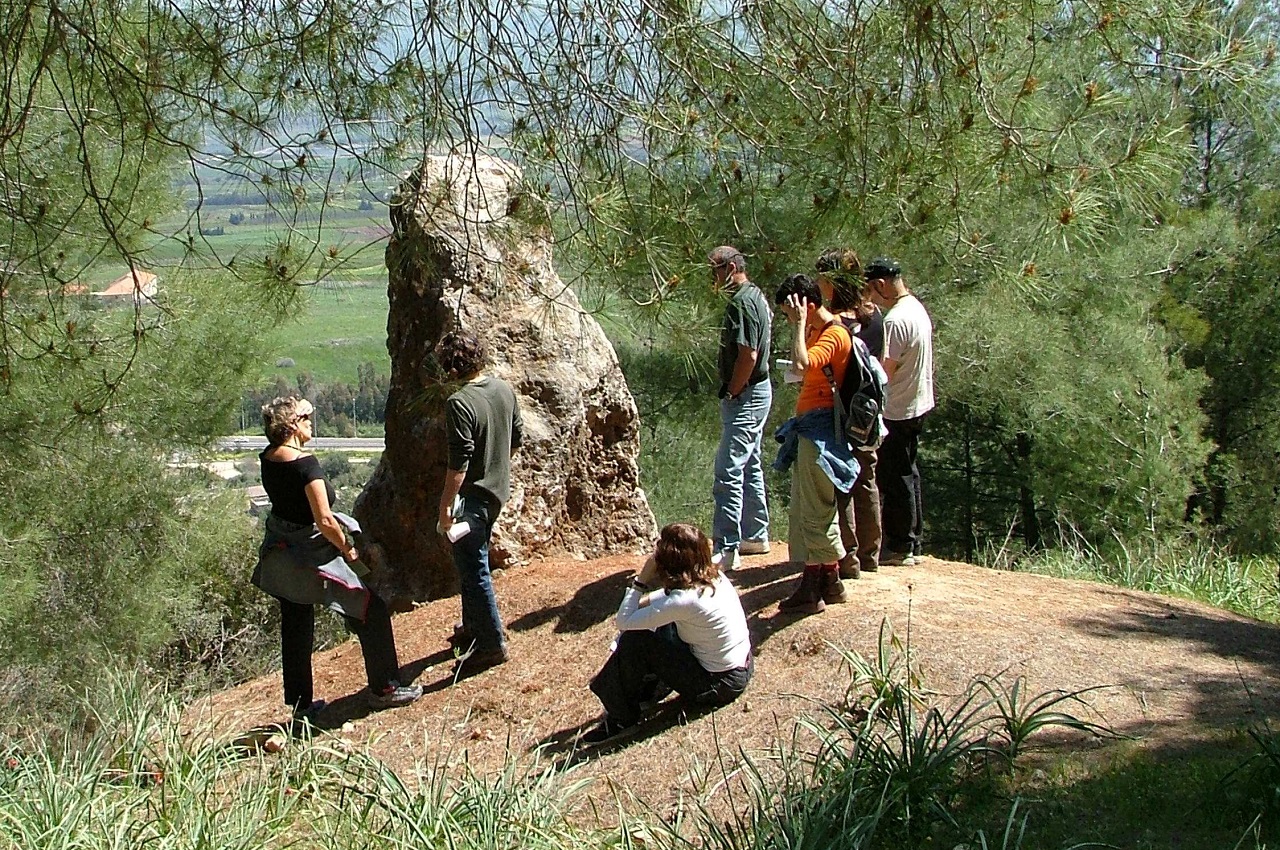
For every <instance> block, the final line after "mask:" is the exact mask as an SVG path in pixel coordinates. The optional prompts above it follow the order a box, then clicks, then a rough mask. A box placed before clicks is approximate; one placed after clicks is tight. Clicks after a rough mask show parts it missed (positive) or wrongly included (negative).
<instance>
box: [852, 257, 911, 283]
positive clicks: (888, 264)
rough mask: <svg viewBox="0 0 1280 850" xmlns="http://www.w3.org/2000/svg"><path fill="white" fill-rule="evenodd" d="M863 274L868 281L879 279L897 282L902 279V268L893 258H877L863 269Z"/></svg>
mask: <svg viewBox="0 0 1280 850" xmlns="http://www.w3.org/2000/svg"><path fill="white" fill-rule="evenodd" d="M862 273H863V275H864V276H865V277H866V279H867V280H876V279H877V278H883V279H884V280H895V279H897V278H899V277H902V266H900V265H899V264H898V261H897V260H895V259H893V258H892V257H876V258H875V259H874V260H872V261H871V262H869V263H867V267H866V268H865V269H863V272H862Z"/></svg>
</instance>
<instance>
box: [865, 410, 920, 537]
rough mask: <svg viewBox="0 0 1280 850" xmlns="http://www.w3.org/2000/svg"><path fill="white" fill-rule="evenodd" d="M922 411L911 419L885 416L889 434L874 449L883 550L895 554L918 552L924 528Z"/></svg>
mask: <svg viewBox="0 0 1280 850" xmlns="http://www.w3.org/2000/svg"><path fill="white" fill-rule="evenodd" d="M925 415H927V414H922V415H920V416H917V417H915V418H914V419H898V420H893V419H886V420H885V425H887V426H888V428H889V435H888V436H887V437H885V438H884V442H883V443H881V444H880V451H879V452H877V456H878V461H879V462H878V463H877V465H876V483H877V484H879V485H880V508H881V512H882V515H883V518H884V521H883V523H882V526H883V528H882V535H883V538H884V544H883V550H884V551H885V552H892V553H894V554H899V555H910V554H912V553H915V552H919V551H920V538H921V535H922V532H923V531H924V502H923V500H922V499H921V495H920V467H919V466H917V465H916V455H917V453H918V452H919V449H920V431H921V429H922V428H923V426H924V417H925Z"/></svg>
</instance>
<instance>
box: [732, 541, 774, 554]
mask: <svg viewBox="0 0 1280 850" xmlns="http://www.w3.org/2000/svg"><path fill="white" fill-rule="evenodd" d="M738 551H739V552H741V553H742V554H743V555H768V554H769V541H768V540H744V541H742V545H741V546H739V547H738Z"/></svg>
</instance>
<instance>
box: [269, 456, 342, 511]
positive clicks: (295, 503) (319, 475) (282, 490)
mask: <svg viewBox="0 0 1280 850" xmlns="http://www.w3.org/2000/svg"><path fill="white" fill-rule="evenodd" d="M258 460H260V461H262V486H263V488H264V489H265V490H266V491H267V497H268V498H269V499H271V512H272V513H273V514H275V515H276V516H278V517H280V519H285V520H288V521H289V522H296V523H298V524H299V525H310V524H311V523H313V522H315V517H314V516H312V514H311V503H310V502H308V501H307V485H308V484H310V483H311V482H312V481H324V488H325V492H326V494H328V499H329V505H330V506H332V505H333V500H334V497H335V496H336V494H335V493H334V492H333V485H331V484H330V483H329V482H328V481H325V480H324V472H323V471H322V470H321V469H320V461H318V460H316V456H315V455H303V456H302V457H299V458H295V459H294V460H284V461H282V460H268V459H267V457H266V452H263V453H262V454H260V455H258Z"/></svg>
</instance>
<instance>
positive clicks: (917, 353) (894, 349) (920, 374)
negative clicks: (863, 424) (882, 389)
mask: <svg viewBox="0 0 1280 850" xmlns="http://www.w3.org/2000/svg"><path fill="white" fill-rule="evenodd" d="M884 356H885V358H886V359H888V360H893V361H894V362H896V363H897V364H898V368H897V369H896V370H895V371H894V373H893V374H892V375H891V376H890V377H889V388H888V399H887V400H886V401H885V410H884V418H885V419H888V420H891V421H901V420H903V419H914V418H915V417H917V416H923V415H924V414H926V413H928V412H929V411H930V410H933V322H932V321H931V320H930V319H929V314H928V313H927V312H926V311H925V309H924V305H923V304H921V303H920V299H919V298H916V297H915V296H914V295H904V296H902V297H901V298H899V299H898V301H897V303H896V304H894V305H893V306H892V307H891V308H889V312H887V313H885V314H884Z"/></svg>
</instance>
